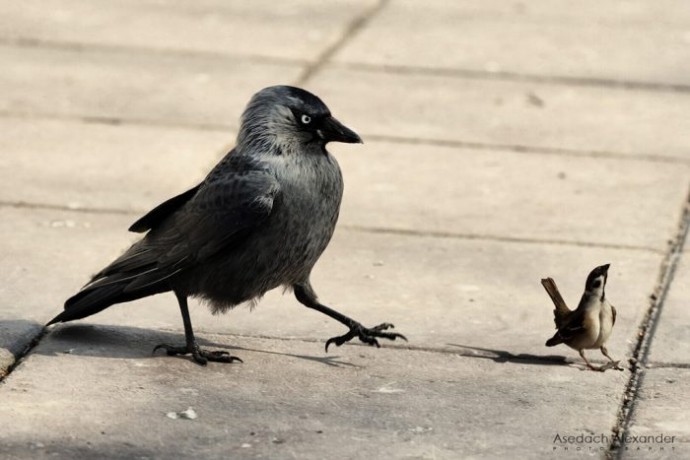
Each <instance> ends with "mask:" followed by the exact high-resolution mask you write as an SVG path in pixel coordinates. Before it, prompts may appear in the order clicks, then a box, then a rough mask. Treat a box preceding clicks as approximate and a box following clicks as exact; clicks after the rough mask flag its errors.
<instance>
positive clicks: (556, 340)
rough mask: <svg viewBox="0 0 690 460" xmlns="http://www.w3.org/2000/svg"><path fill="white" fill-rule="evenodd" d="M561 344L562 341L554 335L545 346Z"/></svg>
mask: <svg viewBox="0 0 690 460" xmlns="http://www.w3.org/2000/svg"><path fill="white" fill-rule="evenodd" d="M561 343H563V340H561V338H560V337H558V335H554V336H553V337H551V338H550V339H549V340H547V341H546V346H547V347H555V346H556V345H558V344H561Z"/></svg>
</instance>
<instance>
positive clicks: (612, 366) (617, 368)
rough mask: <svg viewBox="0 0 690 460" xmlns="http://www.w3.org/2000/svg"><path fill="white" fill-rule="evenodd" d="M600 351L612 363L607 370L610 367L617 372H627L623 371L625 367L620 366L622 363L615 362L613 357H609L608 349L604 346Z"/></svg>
mask: <svg viewBox="0 0 690 460" xmlns="http://www.w3.org/2000/svg"><path fill="white" fill-rule="evenodd" d="M600 350H601V353H602V354H603V355H604V356H606V357H607V358H608V359H609V361H611V362H610V363H608V364H607V369H608V368H609V367H610V368H612V369H616V370H618V371H623V370H625V369H623V367H621V365H620V364H621V362H620V361H616V360H614V359H613V358H612V357H611V356H609V351H608V350H607V349H606V347H604V346H602V347H601V348H600Z"/></svg>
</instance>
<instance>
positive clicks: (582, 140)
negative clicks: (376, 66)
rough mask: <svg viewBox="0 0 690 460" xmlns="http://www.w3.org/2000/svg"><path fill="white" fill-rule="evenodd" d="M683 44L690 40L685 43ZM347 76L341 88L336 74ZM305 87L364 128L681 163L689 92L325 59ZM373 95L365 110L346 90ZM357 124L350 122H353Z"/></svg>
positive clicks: (689, 123)
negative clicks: (372, 68)
mask: <svg viewBox="0 0 690 460" xmlns="http://www.w3.org/2000/svg"><path fill="white" fill-rule="evenodd" d="M688 48H690V47H688ZM341 81H347V82H348V90H349V91H348V92H344V91H342V87H341V86H340V85H339V83H338V82H341ZM310 87H312V88H313V89H314V90H315V91H318V92H319V94H323V95H324V97H325V98H326V99H327V100H329V101H333V102H331V105H334V104H335V106H336V107H338V112H337V113H338V114H339V116H341V117H343V118H344V119H351V120H352V119H354V120H355V121H356V122H357V124H358V125H359V126H361V129H360V131H362V134H363V135H377V136H381V137H392V138H403V139H413V140H414V139H417V140H421V141H426V142H430V143H433V142H434V141H449V142H459V143H471V144H481V145H507V146H518V147H523V148H527V149H540V150H541V149H546V150H550V151H558V150H559V149H561V150H566V151H575V152H583V153H591V152H605V153H610V154H613V153H615V154H620V155H622V154H627V155H642V156H659V157H671V158H678V159H680V160H682V161H683V162H685V163H686V164H687V161H688V150H689V149H690V140H688V138H687V136H679V135H678V133H681V132H688V131H690V120H689V119H688V117H686V116H685V114H686V113H687V111H688V110H689V109H690V94H688V93H687V92H653V91H629V90H626V89H622V88H609V87H606V86H604V87H602V86H594V87H590V86H571V85H563V84H560V83H546V82H544V83H539V82H526V81H520V80H507V81H506V80H494V79H490V78H488V79H479V80H477V79H471V80H468V79H462V78H453V77H450V76H446V75H443V74H441V75H416V74H407V73H401V74H396V73H390V72H369V71H362V70H352V69H347V68H341V67H337V66H331V67H327V68H325V69H324V70H323V71H322V72H321V73H319V74H317V75H316V77H315V78H314V81H313V82H311V84H310ZM352 93H355V94H358V95H361V97H362V99H363V100H364V101H376V106H377V107H385V108H389V107H395V109H384V110H381V111H378V110H372V106H371V105H369V104H364V105H362V104H360V103H358V102H357V101H356V99H354V98H352V97H351V94H352ZM355 127H357V125H355Z"/></svg>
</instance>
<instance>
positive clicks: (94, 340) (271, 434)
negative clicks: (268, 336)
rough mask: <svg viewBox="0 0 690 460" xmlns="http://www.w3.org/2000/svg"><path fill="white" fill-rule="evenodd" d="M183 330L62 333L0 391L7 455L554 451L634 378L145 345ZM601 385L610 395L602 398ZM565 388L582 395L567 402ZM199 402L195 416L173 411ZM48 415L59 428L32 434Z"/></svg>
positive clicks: (353, 350) (436, 357) (607, 418)
mask: <svg viewBox="0 0 690 460" xmlns="http://www.w3.org/2000/svg"><path fill="white" fill-rule="evenodd" d="M181 338H182V336H181V335H180V334H179V333H175V334H169V333H153V334H152V333H151V332H150V331H141V330H139V329H134V328H119V329H115V330H113V329H110V328H108V329H105V328H91V327H87V326H81V325H76V326H70V327H65V328H64V329H62V330H61V331H60V332H59V333H54V334H51V335H50V336H49V337H48V338H46V339H45V340H44V341H43V342H42V343H41V344H40V345H39V346H38V347H37V348H36V349H35V350H34V352H33V353H32V355H31V357H30V358H29V359H28V360H26V362H24V363H23V364H22V365H21V366H20V368H19V369H18V370H17V371H16V376H15V374H13V376H12V378H11V379H10V380H8V381H7V383H6V385H5V387H4V389H3V392H4V393H5V394H6V395H8V396H10V397H11V398H12V401H13V403H12V405H11V407H10V408H9V410H6V411H3V412H2V414H0V423H2V425H3V426H6V427H7V429H3V430H2V433H0V441H2V442H0V446H2V447H0V453H2V454H4V455H5V456H7V457H9V458H12V457H13V456H17V457H20V458H21V457H24V456H32V457H34V458H51V457H52V456H53V455H55V454H57V456H58V457H67V456H70V455H74V456H76V457H82V456H83V457H88V456H89V455H94V454H99V455H100V454H101V453H105V458H110V457H111V456H112V457H114V458H118V457H123V456H125V455H126V456H129V457H155V458H189V457H203V458H229V457H232V458H236V457H241V458H295V457H297V458H323V457H324V455H326V456H329V457H330V455H328V454H326V453H325V451H324V447H325V445H330V446H331V447H330V449H336V450H335V451H332V452H333V457H338V458H364V457H367V458H433V457H436V458H439V457H441V458H454V457H456V455H457V454H458V453H460V452H462V453H463V454H464V455H466V456H468V457H472V456H479V455H482V456H486V455H487V454H488V455H489V456H493V457H501V456H507V455H511V454H512V455H516V454H518V455H519V454H520V453H522V454H524V455H519V456H526V457H529V456H532V455H534V454H537V455H552V449H553V445H554V444H553V437H554V436H555V434H556V432H557V431H558V432H565V433H567V432H577V431H579V430H582V429H583V428H585V425H583V420H582V418H581V413H582V411H587V413H588V414H589V415H590V417H591V419H592V422H591V423H589V424H587V425H586V427H587V428H591V429H594V430H597V431H608V430H609V429H610V427H611V425H612V424H613V423H614V422H615V420H614V418H615V417H614V414H615V410H616V408H617V406H618V397H617V395H616V389H617V388H618V387H619V386H620V385H621V384H622V383H623V382H624V380H625V375H624V374H623V373H613V372H609V373H604V374H600V373H597V374H594V373H591V374H589V373H587V379H584V378H582V377H583V374H584V373H583V372H581V371H577V370H573V369H568V368H564V367H563V366H559V365H534V364H529V363H518V364H514V363H504V364H495V363H492V362H491V361H487V360H482V359H473V358H468V357H459V356H456V355H454V354H448V353H430V352H424V351H411V350H405V351H396V350H390V349H381V350H375V349H371V348H365V347H348V349H347V350H346V349H343V350H338V352H336V353H333V354H332V355H330V356H329V357H324V356H323V355H322V354H321V353H320V352H316V353H314V350H313V349H312V347H311V346H310V345H309V344H305V343H303V342H296V341H276V340H257V339H247V338H239V337H231V336H211V337H208V338H207V339H208V340H209V342H207V345H208V346H215V347H220V348H223V349H227V350H229V351H231V352H232V353H234V354H237V355H241V356H242V358H243V359H244V360H245V363H244V364H236V365H218V364H214V365H211V366H209V368H208V369H203V374H200V368H199V367H198V366H197V365H195V364H193V363H191V362H189V361H187V360H183V359H175V358H167V357H158V358H154V357H151V355H150V353H148V350H150V349H151V348H152V347H153V345H155V344H156V343H158V342H160V341H171V340H179V339H181ZM141 341H145V342H146V344H147V347H146V350H147V351H146V352H143V353H142V350H140V349H139V348H138V347H137V346H136V345H135V344H137V343H140V342H141ZM228 344H231V345H228ZM542 364H543V363H542ZM48 369H51V370H52V372H55V374H52V373H48ZM61 374H67V375H71V376H72V378H73V379H74V381H73V383H72V384H71V385H70V388H69V390H68V391H65V392H62V393H61V394H59V395H58V394H56V393H55V390H54V387H53V384H51V383H50V382H51V380H53V379H60V380H61V379H62V377H60V375H61ZM316 376H318V378H315V377H316ZM594 382H596V383H595V384H596V385H597V387H599V388H600V390H601V391H598V392H596V394H595V395H592V394H591V385H592V384H593V383H594ZM104 394H108V395H109V397H108V398H107V399H103V395H104ZM564 397H567V398H568V400H569V401H571V402H572V404H570V405H568V406H566V407H564V406H563V405H562V404H561V401H562V399H563V398H564ZM86 407H88V408H89V409H90V410H84V409H86ZM188 407H192V408H193V409H194V411H195V412H196V413H197V415H198V418H197V419H195V420H180V419H178V420H171V419H169V418H167V417H166V414H167V413H168V412H177V411H183V410H186V409H187V408H188ZM249 414H251V415H249ZM10 422H11V423H10ZM37 423H42V424H47V425H49V426H53V427H55V428H54V429H53V430H51V431H50V432H46V433H44V434H42V436H33V435H32V434H31V430H32V427H34V426H36V424H37ZM515 425H519V426H521V429H520V430H519V431H518V430H514V429H512V428H511V427H512V426H515ZM142 427H146V430H145V433H142V432H141V429H142ZM140 441H145V442H140ZM330 449H329V450H330Z"/></svg>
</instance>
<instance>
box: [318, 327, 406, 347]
mask: <svg viewBox="0 0 690 460" xmlns="http://www.w3.org/2000/svg"><path fill="white" fill-rule="evenodd" d="M393 327H394V326H393V325H392V324H391V323H383V324H379V325H378V326H374V327H372V328H367V327H364V326H362V325H361V324H359V323H354V324H353V325H352V326H350V332H348V333H347V334H345V335H340V336H337V337H332V338H330V339H328V341H327V342H326V352H328V347H329V345H330V344H332V343H334V344H335V345H336V346H338V347H339V346H340V345H342V344H344V343H345V342H349V341H350V340H352V339H354V338H355V337H358V338H359V340H361V341H362V342H364V343H366V344H368V345H373V346H375V347H377V348H379V347H380V346H381V345H379V341H378V340H376V339H377V338H380V339H388V340H395V339H403V340H404V341H406V342H407V338H406V337H405V336H404V335H402V334H399V333H397V332H383V331H385V330H386V329H392V328H393Z"/></svg>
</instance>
